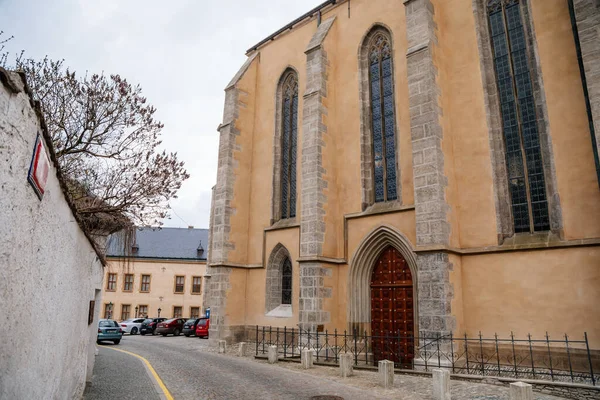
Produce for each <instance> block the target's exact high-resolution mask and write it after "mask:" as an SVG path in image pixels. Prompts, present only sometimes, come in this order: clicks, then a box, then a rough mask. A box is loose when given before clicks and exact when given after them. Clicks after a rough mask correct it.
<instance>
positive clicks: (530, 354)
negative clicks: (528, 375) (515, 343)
mask: <svg viewBox="0 0 600 400" xmlns="http://www.w3.org/2000/svg"><path fill="white" fill-rule="evenodd" d="M527 338H528V339H529V357H531V371H532V372H533V379H535V366H534V362H533V348H532V347H531V333H528V334H527ZM569 362H570V360H569Z"/></svg>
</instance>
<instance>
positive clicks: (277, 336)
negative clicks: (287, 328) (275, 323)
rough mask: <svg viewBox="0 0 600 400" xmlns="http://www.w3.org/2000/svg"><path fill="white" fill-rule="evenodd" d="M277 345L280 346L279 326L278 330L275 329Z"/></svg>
mask: <svg viewBox="0 0 600 400" xmlns="http://www.w3.org/2000/svg"><path fill="white" fill-rule="evenodd" d="M275 335H276V336H275V346H277V348H279V327H277V330H276V331H275Z"/></svg>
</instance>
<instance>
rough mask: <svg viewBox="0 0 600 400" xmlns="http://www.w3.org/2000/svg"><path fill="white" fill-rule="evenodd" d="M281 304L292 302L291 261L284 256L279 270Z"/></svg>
mask: <svg viewBox="0 0 600 400" xmlns="http://www.w3.org/2000/svg"><path fill="white" fill-rule="evenodd" d="M281 304H292V262H291V261H290V259H289V258H286V259H285V261H284V262H283V267H282V270H281Z"/></svg>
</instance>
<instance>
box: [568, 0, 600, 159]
mask: <svg viewBox="0 0 600 400" xmlns="http://www.w3.org/2000/svg"><path fill="white" fill-rule="evenodd" d="M573 6H574V8H575V18H576V20H577V31H578V32H579V44H580V46H581V55H582V58H583V66H584V69H585V77H586V80H587V89H588V96H589V99H590V105H591V108H592V118H593V120H594V131H595V136H596V148H597V151H598V154H600V28H599V27H600V1H598V0H573Z"/></svg>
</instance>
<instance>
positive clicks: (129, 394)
mask: <svg viewBox="0 0 600 400" xmlns="http://www.w3.org/2000/svg"><path fill="white" fill-rule="evenodd" d="M110 346H114V347H115V348H120V347H121V346H120V345H113V344H110V345H108V344H107V345H100V346H98V355H97V356H96V362H95V364H94V377H93V379H92V385H91V387H90V388H89V389H88V390H87V391H86V393H85V394H84V396H83V398H84V400H103V399H115V398H119V399H132V400H133V399H147V400H155V399H156V400H158V399H159V396H158V394H157V393H156V390H155V389H154V384H153V383H152V381H151V380H150V377H149V376H148V373H147V372H146V368H145V367H144V365H143V364H142V361H141V360H140V359H138V358H135V357H133V356H130V355H129V354H125V353H121V352H118V351H114V350H111V349H107V348H106V347H110Z"/></svg>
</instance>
